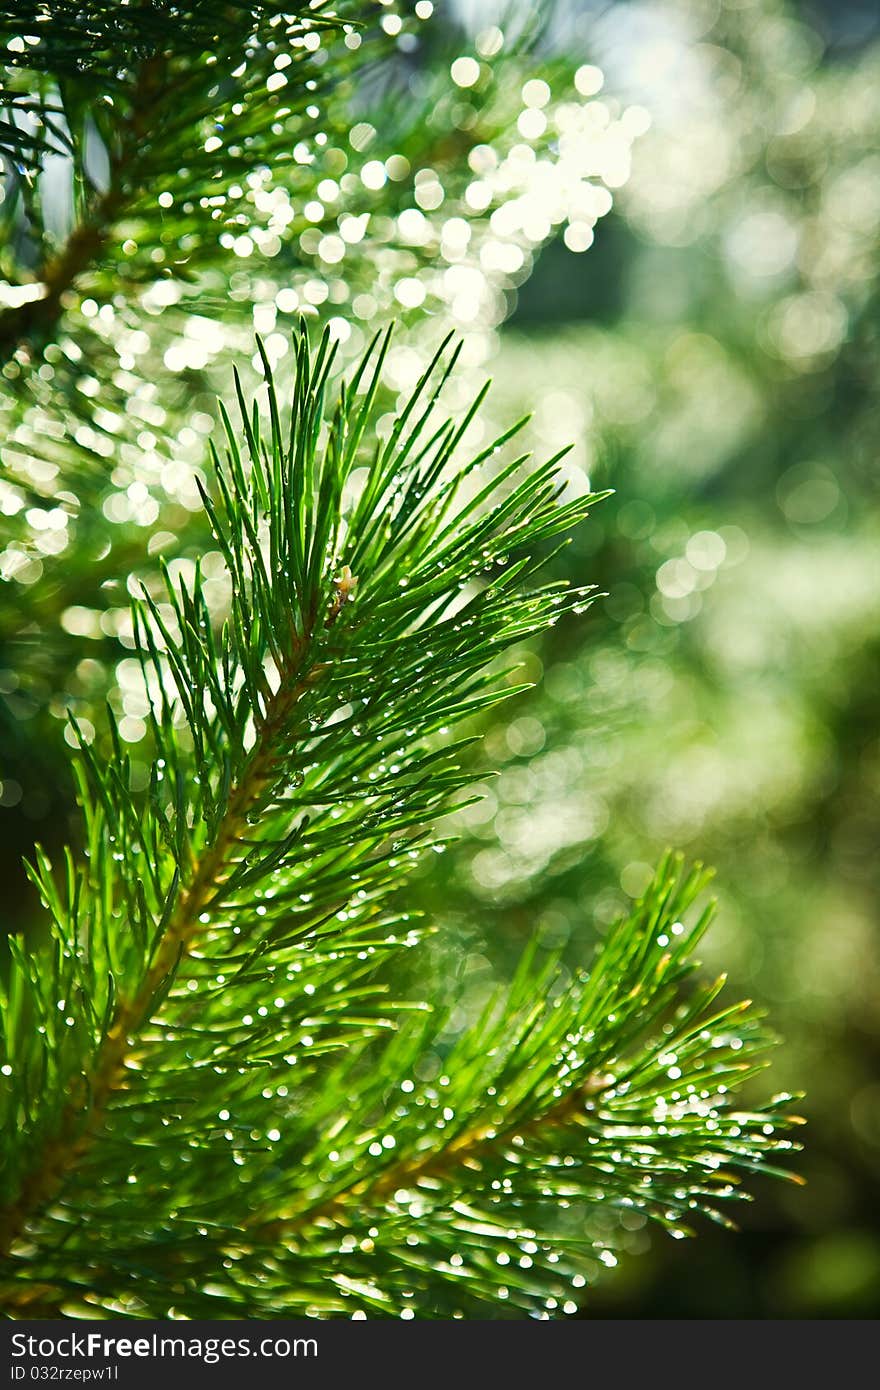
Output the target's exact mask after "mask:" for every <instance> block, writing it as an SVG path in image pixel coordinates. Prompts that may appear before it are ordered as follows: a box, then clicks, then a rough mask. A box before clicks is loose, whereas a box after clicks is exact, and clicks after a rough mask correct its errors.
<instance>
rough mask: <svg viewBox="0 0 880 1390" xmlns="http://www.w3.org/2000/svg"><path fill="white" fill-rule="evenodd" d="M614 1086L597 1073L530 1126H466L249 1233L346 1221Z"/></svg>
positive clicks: (267, 1235)
mask: <svg viewBox="0 0 880 1390" xmlns="http://www.w3.org/2000/svg"><path fill="white" fill-rule="evenodd" d="M613 1084H614V1078H613V1077H612V1076H608V1075H598V1074H597V1073H595V1072H591V1073H590V1074H589V1075H588V1076H587V1077H586V1078H585V1079H584V1080H583V1081H582V1082H580V1084H578V1085H575V1086H572V1087H571V1088H570V1089H569V1090H568V1091H566V1092H565V1094H564V1095H562V1096H561V1097H560V1098H559V1100H558V1101H557V1102H556V1104H555V1105H552V1106H550V1107H549V1109H547V1110H544V1111H542V1112H541V1114H540V1115H537V1116H535V1117H534V1118H533V1119H531V1120H529V1121H527V1122H526V1123H524V1124H519V1123H517V1121H516V1120H512V1121H511V1122H510V1123H509V1124H506V1125H503V1126H502V1127H501V1128H499V1127H498V1125H497V1124H496V1123H487V1124H480V1125H475V1126H473V1127H472V1128H471V1129H465V1130H463V1131H462V1133H461V1134H460V1135H459V1136H458V1137H457V1138H456V1139H454V1140H453V1141H452V1143H450V1144H447V1145H446V1147H445V1148H443V1149H439V1150H438V1149H429V1150H428V1151H427V1152H425V1153H424V1154H421V1155H416V1156H414V1157H410V1158H405V1159H401V1161H400V1162H399V1163H395V1164H392V1165H391V1167H389V1168H386V1169H385V1170H384V1171H383V1172H381V1173H379V1174H378V1175H377V1176H376V1177H375V1178H370V1177H366V1178H362V1179H361V1180H360V1181H359V1182H356V1183H352V1184H350V1185H349V1186H348V1187H346V1188H343V1189H342V1190H341V1191H339V1192H335V1193H334V1194H333V1195H332V1196H331V1197H328V1198H326V1200H324V1201H322V1202H320V1203H319V1204H318V1205H317V1206H309V1205H308V1203H307V1202H303V1203H302V1205H301V1206H300V1209H299V1210H298V1211H293V1212H291V1213H290V1215H289V1216H286V1217H281V1218H279V1219H277V1220H274V1221H267V1222H263V1223H262V1224H258V1225H255V1226H254V1227H253V1228H251V1230H250V1231H249V1232H248V1234H249V1235H251V1236H255V1237H256V1238H257V1239H259V1240H261V1241H262V1240H268V1241H274V1240H277V1239H284V1238H289V1237H291V1236H295V1235H298V1234H299V1233H300V1232H302V1231H304V1230H308V1229H310V1228H312V1227H314V1226H318V1225H321V1224H322V1223H324V1222H344V1221H345V1220H346V1214H347V1212H348V1210H349V1209H350V1208H351V1206H352V1204H354V1205H355V1207H361V1208H362V1207H363V1204H364V1202H365V1200H367V1199H368V1200H369V1201H370V1202H371V1203H381V1202H384V1201H385V1200H387V1198H388V1197H389V1196H390V1195H391V1194H392V1193H394V1192H396V1191H397V1190H398V1189H400V1188H403V1189H409V1188H411V1187H413V1186H417V1185H418V1183H419V1182H420V1181H421V1180H422V1179H424V1178H442V1177H444V1176H446V1175H448V1173H449V1171H450V1170H451V1169H452V1168H455V1167H459V1166H461V1165H469V1164H473V1163H478V1162H479V1157H480V1153H481V1151H483V1150H485V1149H487V1148H489V1147H490V1146H491V1147H493V1148H494V1147H496V1146H497V1145H499V1144H504V1143H509V1142H510V1141H511V1140H512V1139H513V1138H514V1136H519V1137H521V1138H523V1139H526V1138H528V1137H529V1135H531V1134H536V1133H538V1132H539V1131H542V1132H543V1131H545V1130H546V1129H547V1128H548V1127H554V1128H560V1127H561V1126H562V1125H564V1124H566V1122H568V1121H569V1120H571V1119H573V1118H574V1117H575V1116H577V1115H579V1114H580V1111H581V1107H582V1106H583V1104H584V1102H585V1101H586V1100H588V1099H589V1098H590V1097H591V1096H595V1095H599V1094H600V1092H602V1091H605V1090H607V1089H608V1087H609V1086H612V1085H613Z"/></svg>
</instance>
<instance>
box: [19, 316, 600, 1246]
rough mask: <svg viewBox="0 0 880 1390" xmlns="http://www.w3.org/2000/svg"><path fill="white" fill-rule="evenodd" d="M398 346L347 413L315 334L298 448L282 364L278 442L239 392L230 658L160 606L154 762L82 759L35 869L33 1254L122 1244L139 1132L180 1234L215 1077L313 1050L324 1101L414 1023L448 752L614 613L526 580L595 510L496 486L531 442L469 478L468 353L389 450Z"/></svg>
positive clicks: (29, 991) (22, 1115)
mask: <svg viewBox="0 0 880 1390" xmlns="http://www.w3.org/2000/svg"><path fill="white" fill-rule="evenodd" d="M386 348H387V338H386V339H385V340H384V341H383V342H382V343H381V344H375V345H374V347H373V349H371V351H370V352H369V353H368V354H367V356H366V357H365V359H364V361H363V362H362V363H361V366H360V368H359V370H358V371H357V372H356V374H355V377H354V379H353V380H352V382H351V383H350V384H348V385H343V386H342V388H341V389H340V392H339V397H338V400H337V402H336V403H335V405H333V406H332V407H328V406H327V404H326V400H327V394H328V380H329V376H330V372H331V367H332V358H333V351H332V348H331V347H330V344H329V340H328V338H327V336H326V335H325V337H324V339H323V340H322V342H321V345H320V347H319V348H318V350H317V352H316V353H315V354H314V356H310V353H309V349H308V344H307V341H306V339H305V336H302V337H301V338H300V340H299V343H298V347H297V353H296V364H297V365H296V379H295V385H294V391H293V400H292V404H291V407H290V416H289V426H288V427H287V428H285V426H284V425H282V419H281V405H280V402H279V399H278V396H277V393H276V392H275V389H274V385H273V383H272V379H271V373H270V371H269V367H268V363H267V364H266V379H267V385H268V398H269V410H268V422H267V424H266V425H265V427H264V426H263V424H262V423H261V420H260V416H259V412H258V411H257V409H256V407H255V406H254V407H253V408H251V406H250V405H249V404H248V403H246V402H245V401H244V398H243V396H242V395H241V393H239V397H240V407H241V417H242V431H243V436H244V449H242V448H240V446H239V441H238V438H237V435H236V432H235V431H234V429H233V427H232V425H231V423H230V422H229V420H228V417H227V438H226V447H225V458H224V459H223V460H222V461H221V459H220V458H219V456H215V476H214V483H215V494H214V496H213V497H212V496H211V495H210V494H209V492H208V491H207V490H205V492H204V500H205V506H206V508H207V511H208V513H209V516H210V518H211V522H212V525H213V526H214V529H215V535H216V539H217V542H218V544H219V546H220V548H221V549H222V551H223V553H224V555H225V557H226V560H227V563H228V567H229V575H230V578H231V583H232V600H231V607H230V612H229V617H228V620H227V622H226V623H225V625H224V626H223V629H222V631H220V632H216V631H214V629H213V627H212V624H211V618H210V614H209V611H208V606H207V603H206V601H205V598H204V592H203V589H202V586H201V581H200V577H199V575H198V572H197V573H196V576H195V579H194V581H193V583H192V585H191V586H190V587H186V586H185V585H183V584H181V585H178V586H175V585H174V584H173V583H172V582H170V581H169V582H168V586H167V591H166V593H165V594H164V596H153V595H145V596H144V598H143V600H142V601H140V602H136V603H135V604H134V607H133V621H134V626H135V630H136V632H137V633H138V635H139V637H140V639H141V642H142V649H141V660H142V665H143V672H144V679H145V682H146V686H147V689H148V690H149V692H150V696H151V700H152V708H151V725H152V733H153V739H154V753H155V763H154V766H153V769H152V773H151V777H150V782H149V786H148V787H147V788H146V789H145V790H143V791H139V790H137V789H136V787H135V786H134V784H133V781H132V775H131V766H130V760H129V756H128V754H127V753H126V751H125V748H124V745H123V744H122V742H121V740H120V739H119V736H118V733H117V732H116V729H115V726H114V724H113V720H112V716H110V738H111V749H110V752H109V756H107V757H103V756H102V757H98V756H96V755H95V754H94V753H93V751H92V750H90V749H89V748H88V746H87V744H85V743H83V764H84V767H85V772H84V773H83V775H82V802H83V808H84V816H85V822H86V849H85V858H84V859H83V860H82V861H81V862H77V861H76V858H75V857H74V855H73V854H69V855H68V858H67V864H66V869H65V872H64V874H63V875H60V876H56V875H55V874H54V872H53V870H52V867H51V866H50V864H49V863H48V861H47V859H46V857H45V856H44V855H42V854H38V855H37V858H36V861H35V863H34V865H33V866H32V870H31V872H32V877H33V879H34V881H35V883H36V884H37V886H38V888H39V891H40V893H41V895H42V897H43V900H44V902H45V903H46V906H47V908H48V909H49V912H50V914H51V917H52V921H53V929H54V944H53V947H52V949H51V950H50V951H49V953H48V959H45V958H44V957H43V954H42V953H37V954H36V955H30V954H28V953H26V952H25V951H23V950H21V949H19V950H17V951H16V969H15V971H14V972H13V976H12V980H11V983H10V986H9V992H8V994H9V997H8V1000H7V1009H6V1014H5V1027H6V1036H5V1048H6V1052H7V1054H8V1060H7V1061H6V1063H5V1065H6V1066H7V1067H8V1069H9V1074H10V1082H9V1085H8V1087H7V1088H6V1094H5V1096H4V1109H5V1114H4V1128H5V1132H6V1133H8V1135H9V1146H8V1151H7V1155H6V1159H7V1162H6V1176H5V1179H4V1182H5V1194H4V1210H3V1217H2V1223H3V1224H2V1230H3V1234H4V1244H5V1247H6V1250H7V1252H9V1251H11V1250H12V1249H13V1248H14V1246H15V1242H16V1241H17V1240H18V1239H19V1238H20V1237H21V1236H23V1234H24V1233H25V1230H26V1228H28V1229H30V1227H29V1223H31V1225H32V1223H33V1222H34V1221H36V1223H37V1227H38V1229H39V1230H40V1232H41V1233H42V1235H43V1237H44V1238H45V1239H47V1240H48V1241H49V1242H50V1243H51V1242H52V1240H53V1239H54V1238H57V1234H58V1226H57V1222H58V1221H59V1220H60V1222H61V1223H62V1226H66V1225H67V1224H68V1222H69V1219H70V1215H69V1214H70V1212H71V1211H72V1210H77V1209H78V1206H77V1204H78V1203H79V1202H81V1201H85V1202H86V1205H87V1207H88V1210H89V1221H88V1226H89V1229H90V1230H93V1231H94V1232H95V1233H97V1231H98V1230H99V1229H100V1228H101V1219H100V1216H99V1213H100V1212H101V1211H103V1213H104V1216H105V1217H107V1216H108V1215H109V1214H110V1207H108V1200H109V1199H110V1193H111V1190H112V1189H113V1187H114V1183H113V1181H112V1180H111V1181H110V1182H109V1184H108V1183H107V1181H106V1180H102V1178H101V1176H100V1175H101V1172H102V1171H104V1169H103V1165H104V1164H106V1162H107V1154H108V1152H109V1151H110V1150H112V1147H113V1143H114V1141H113V1139H112V1138H111V1137H109V1136H110V1135H112V1132H113V1130H114V1126H116V1125H117V1124H118V1122H119V1115H120V1113H122V1112H123V1111H124V1112H125V1113H126V1114H129V1113H130V1114H132V1115H137V1116H138V1120H137V1123H138V1124H139V1125H142V1126H143V1129H142V1131H141V1132H142V1140H141V1141H140V1143H142V1145H143V1146H144V1147H145V1148H146V1149H148V1150H149V1152H151V1153H153V1154H154V1157H155V1161H156V1162H157V1163H158V1165H159V1168H158V1169H156V1170H154V1172H153V1174H152V1178H151V1180H150V1181H149V1182H146V1181H145V1183H144V1186H143V1187H138V1189H137V1193H136V1194H128V1195H129V1196H131V1195H135V1196H139V1195H140V1194H141V1193H142V1192H143V1193H145V1194H146V1192H147V1191H148V1190H149V1191H150V1192H151V1193H152V1194H153V1196H152V1197H150V1199H149V1202H150V1209H151V1210H152V1211H153V1213H154V1216H155V1214H156V1208H155V1205H154V1202H155V1192H156V1187H157V1184H159V1185H160V1186H161V1185H162V1182H163V1181H164V1180H162V1179H161V1178H160V1172H161V1166H162V1163H163V1162H164V1159H163V1158H162V1145H161V1144H160V1143H159V1142H158V1141H159V1140H160V1139H162V1140H164V1141H166V1142H167V1136H166V1135H165V1134H164V1133H163V1130H164V1128H165V1125H164V1124H163V1123H162V1122H163V1120H164V1121H167V1119H168V1112H169V1111H170V1112H171V1113H172V1114H173V1113H176V1111H175V1106H176V1105H178V1104H181V1105H183V1108H184V1110H185V1111H186V1114H187V1119H186V1120H185V1121H183V1123H184V1124H185V1126H186V1127H187V1132H188V1133H189V1134H191V1133H192V1131H191V1130H190V1129H189V1128H188V1126H189V1125H191V1124H193V1123H194V1121H195V1117H196V1115H197V1114H198V1112H199V1109H200V1107H201V1106H203V1103H204V1091H203V1087H202V1084H201V1082H200V1079H199V1075H198V1074H199V1072H200V1070H201V1069H207V1070H208V1072H209V1073H210V1075H211V1076H212V1077H216V1076H220V1077H222V1078H223V1085H224V1088H226V1089H229V1088H231V1090H232V1091H235V1090H236V1088H237V1087H238V1086H240V1085H244V1086H248V1085H250V1084H252V1078H251V1077H250V1075H249V1073H251V1072H252V1071H253V1069H254V1068H256V1069H257V1070H262V1069H271V1068H272V1067H273V1066H277V1065H284V1066H287V1065H293V1063H291V1062H285V1061H284V1059H285V1058H289V1057H290V1056H291V1055H295V1053H294V1049H297V1050H298V1049H300V1048H301V1049H303V1050H304V1053H305V1065H304V1066H303V1067H301V1068H300V1072H299V1073H298V1075H299V1074H301V1073H302V1072H303V1071H308V1069H309V1068H310V1067H311V1066H313V1065H315V1061H316V1059H317V1058H318V1057H319V1056H320V1054H321V1052H322V1050H324V1049H326V1048H327V1047H332V1046H337V1045H339V1044H340V1043H341V1042H342V1041H346V1040H351V1039H352V1038H355V1039H356V1038H358V1037H363V1036H365V1035H369V1034H370V1033H371V1032H372V1031H374V1030H375V1028H377V1027H381V1026H382V1025H383V1024H384V1023H385V1022H386V1021H387V1015H388V1009H387V1008H385V1009H379V1008H377V1006H376V993H377V990H378V989H379V986H378V985H377V984H376V981H375V978H374V972H373V971H371V972H370V977H369V979H367V978H366V975H365V974H364V972H362V971H361V964H362V963H363V962H367V963H369V964H370V965H374V964H375V958H376V956H377V955H380V954H382V953H383V952H387V951H388V950H389V949H392V948H393V947H394V946H395V945H396V944H398V941H399V939H400V937H401V936H402V937H403V939H404V940H411V939H412V937H411V936H410V934H409V929H408V927H404V928H403V930H402V932H397V931H394V930H392V928H393V927H394V926H395V919H394V917H393V915H392V916H390V917H389V905H388V901H387V895H388V888H389V884H390V881H391V880H392V879H393V880H395V881H396V880H397V878H398V877H399V870H400V868H401V867H403V866H405V865H406V864H407V863H408V862H409V861H410V860H411V859H412V857H414V856H415V855H416V854H417V852H418V844H419V842H420V840H421V838H422V837H423V835H424V830H425V827H426V825H427V824H429V823H430V822H431V821H432V820H434V819H435V818H436V816H437V815H438V814H440V813H441V812H442V811H443V810H444V809H445V808H446V807H448V805H449V804H450V799H451V797H452V796H453V794H454V793H456V792H457V791H458V790H459V789H460V788H461V787H462V786H463V785H464V783H465V781H466V776H465V774H463V773H462V772H461V771H460V769H459V768H458V767H457V765H456V762H455V754H456V747H455V745H452V746H451V747H450V746H449V745H448V743H447V744H446V745H445V746H444V745H443V744H439V745H438V744H437V743H436V742H435V740H434V736H435V735H437V734H438V732H439V731H440V730H441V729H442V730H443V732H444V733H445V732H446V730H447V729H448V728H449V727H450V726H451V725H452V724H454V723H455V722H456V721H457V720H459V719H461V718H462V717H463V716H465V715H468V714H471V713H473V712H475V711H476V710H479V709H480V708H483V707H484V706H485V705H486V704H488V703H491V702H493V701H494V700H496V699H498V698H499V697H500V696H501V695H502V694H504V693H509V691H510V687H509V686H508V687H501V688H499V682H498V679H497V677H493V676H490V675H487V674H486V667H487V664H488V663H490V662H491V661H492V659H493V658H494V657H495V656H497V655H498V654H499V653H500V652H502V651H503V650H504V649H505V648H506V647H508V646H509V645H510V644H511V643H513V642H515V641H517V640H519V639H521V638H523V637H526V636H528V635H529V634H530V633H533V632H535V631H537V630H539V629H540V628H542V627H544V626H546V625H547V624H548V623H550V622H553V621H555V620H556V618H557V617H558V616H559V614H560V612H562V611H565V609H567V608H571V607H573V606H578V605H579V604H580V603H582V602H584V601H586V600H587V599H588V594H587V592H586V591H584V592H582V593H573V592H571V591H568V592H566V591H565V589H564V586H560V585H553V584H550V585H547V584H544V585H541V586H539V587H534V586H532V587H529V586H528V581H529V578H530V576H531V574H532V573H533V571H534V570H535V569H536V568H537V567H538V565H539V564H540V551H541V548H542V547H543V546H544V543H545V542H546V541H548V540H550V539H551V538H552V537H554V536H556V535H557V534H558V533H559V532H560V531H565V530H567V529H568V528H570V527H571V526H572V525H574V524H576V523H577V522H578V521H580V520H581V519H582V518H583V517H584V516H585V515H586V514H587V512H588V510H589V507H590V505H591V504H592V502H593V501H595V500H596V499H595V497H586V498H582V499H579V500H578V501H577V502H574V503H571V504H568V505H561V504H560V503H559V500H558V495H557V494H558V491H559V484H558V480H557V477H556V471H555V461H551V462H550V463H548V464H546V465H544V466H543V467H541V468H539V469H537V470H536V471H535V472H533V473H530V474H526V475H525V476H522V465H523V460H522V459H514V460H513V461H512V462H510V463H508V464H506V465H503V466H501V467H499V466H498V465H497V462H496V459H495V455H496V452H497V450H498V449H500V447H501V446H502V445H503V444H505V443H506V442H507V440H508V439H509V438H510V437H511V436H512V435H513V434H515V429H514V430H511V431H508V432H507V434H506V435H505V436H504V438H502V439H500V440H498V441H495V442H494V443H493V444H492V445H490V446H489V447H487V448H486V449H484V450H483V451H482V452H481V453H480V455H479V456H478V457H477V458H476V459H473V460H471V461H470V463H469V464H468V466H467V467H466V468H463V467H462V466H461V464H460V462H458V455H459V450H460V445H461V441H462V437H463V435H464V433H465V431H466V429H467V427H468V424H469V423H470V421H471V419H472V418H473V415H474V413H475V411H476V409H477V408H478V406H479V403H480V400H481V399H482V395H483V394H484V393H483V392H481V393H480V394H479V395H478V397H477V400H476V401H475V402H474V405H473V407H472V408H471V410H469V411H468V412H467V413H466V414H465V416H464V418H463V419H462V420H460V421H457V422H453V421H449V420H444V419H441V418H439V417H438V413H437V400H438V396H439V394H440V391H441V390H442V387H443V385H444V383H445V381H446V379H447V377H448V375H449V373H450V371H451V370H452V369H453V368H454V365H455V360H456V353H455V352H452V353H451V354H450V353H448V352H446V351H444V352H443V353H441V354H440V355H439V356H438V359H437V360H436V361H435V362H434V363H433V364H432V366H431V368H430V369H429V371H428V372H426V373H425V376H424V378H423V379H422V381H421V383H420V385H419V387H418V388H417V390H416V391H415V393H414V394H413V396H412V398H411V399H410V400H409V402H408V403H407V404H406V406H405V407H404V409H403V410H402V411H401V412H400V414H399V416H398V418H397V419H396V421H395V422H394V424H393V427H392V428H391V430H390V434H389V436H388V438H387V440H385V442H374V441H373V430H372V426H373V424H374V421H373V418H372V412H373V405H374V401H375V396H376V391H377V388H378V383H379V374H380V371H381V366H382V361H383V358H384V354H385V351H386ZM465 486H467V487H468V488H469V489H470V495H468V494H467V493H466V492H465ZM523 552H524V553H523ZM348 956H353V957H354V958H356V960H357V962H358V963H357V964H355V965H354V966H353V968H351V969H347V968H343V966H341V965H340V961H345V960H346V958H347V957H348ZM303 972H306V974H303ZM361 974H364V979H363V980H361V979H360V976H361ZM340 976H341V978H340ZM313 977H314V978H313ZM276 980H277V981H278V982H280V984H279V993H278V995H277V996H276V995H273V1000H272V1003H271V1007H270V1006H269V1005H268V1004H267V1003H266V1002H265V995H266V989H267V984H268V985H269V986H270V987H271V985H272V983H273V982H274V981H276ZM301 981H302V984H301V987H300V982H301ZM194 993H195V994H197V995H198V1004H197V1006H196V1001H195V999H194ZM38 1020H39V1022H38ZM305 1039H307V1041H305ZM157 1046H158V1047H159V1050H158V1051H157V1050H156V1048H157ZM239 1077H248V1080H247V1082H244V1083H242V1082H239V1081H238V1080H237V1078H239ZM169 1087H170V1090H169V1089H168V1088H169ZM193 1106H195V1109H193V1108H192V1107H193ZM157 1124H158V1126H160V1127H159V1128H156V1125H157ZM116 1142H117V1143H118V1140H117V1141H116ZM108 1146H109V1148H108ZM215 1157H216V1155H215ZM187 1158H188V1160H189V1161H190V1162H196V1163H197V1164H199V1163H202V1162H204V1161H208V1162H209V1163H211V1162H213V1159H212V1158H211V1156H210V1155H209V1154H205V1155H200V1156H199V1157H198V1158H194V1157H193V1156H191V1155H189V1154H188V1155H187ZM110 1171H111V1173H112V1171H113V1170H112V1167H111V1170H110ZM131 1185H132V1186H134V1185H135V1184H131ZM209 1185H210V1184H209ZM66 1194H76V1195H66ZM87 1194H90V1195H87ZM116 1195H117V1197H118V1192H117V1194H116ZM51 1202H55V1203H60V1204H61V1205H60V1207H58V1206H55V1207H52V1209H51V1212H50V1211H49V1210H47V1204H48V1203H51ZM65 1204H67V1205H65ZM135 1205H137V1203H135ZM111 1206H112V1202H111ZM59 1211H60V1213H61V1215H60V1217H59V1216H58V1212H59ZM53 1213H54V1214H53ZM144 1216H145V1217H146V1213H144ZM151 1221H152V1218H151ZM66 1248H67V1249H68V1252H69V1250H70V1246H69V1243H67V1245H66Z"/></svg>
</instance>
